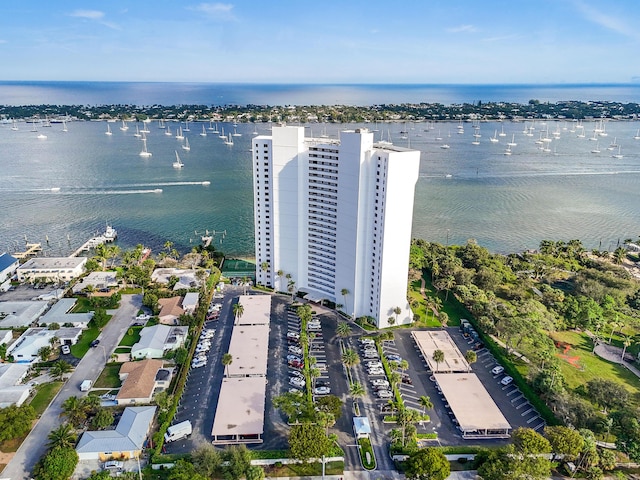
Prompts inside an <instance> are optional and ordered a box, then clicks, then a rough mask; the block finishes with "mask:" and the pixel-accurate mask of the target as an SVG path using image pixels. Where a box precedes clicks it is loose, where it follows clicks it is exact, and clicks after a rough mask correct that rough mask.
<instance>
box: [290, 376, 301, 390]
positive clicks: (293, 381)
mask: <svg viewBox="0 0 640 480" xmlns="http://www.w3.org/2000/svg"><path fill="white" fill-rule="evenodd" d="M289 384H291V385H293V386H294V387H300V388H302V387H304V385H305V381H304V379H303V378H298V377H291V378H289Z"/></svg>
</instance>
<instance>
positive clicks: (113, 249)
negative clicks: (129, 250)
mask: <svg viewBox="0 0 640 480" xmlns="http://www.w3.org/2000/svg"><path fill="white" fill-rule="evenodd" d="M118 255H120V247H119V246H117V245H111V246H109V247H107V257H108V258H110V259H111V268H113V265H114V264H115V261H116V258H118Z"/></svg>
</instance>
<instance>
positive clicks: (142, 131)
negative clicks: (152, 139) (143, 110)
mask: <svg viewBox="0 0 640 480" xmlns="http://www.w3.org/2000/svg"><path fill="white" fill-rule="evenodd" d="M136 128H138V125H136ZM140 132H141V133H151V132H150V131H149V127H147V123H146V120H144V121H143V122H142V130H140Z"/></svg>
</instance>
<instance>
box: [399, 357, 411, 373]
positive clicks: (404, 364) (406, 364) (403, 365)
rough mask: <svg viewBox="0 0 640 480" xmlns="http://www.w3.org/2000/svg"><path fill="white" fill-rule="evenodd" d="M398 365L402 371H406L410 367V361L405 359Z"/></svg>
mask: <svg viewBox="0 0 640 480" xmlns="http://www.w3.org/2000/svg"><path fill="white" fill-rule="evenodd" d="M398 366H399V367H400V370H402V373H404V372H405V371H406V370H407V369H408V368H409V362H407V361H406V360H404V359H403V360H402V361H401V362H400V364H399V365H398Z"/></svg>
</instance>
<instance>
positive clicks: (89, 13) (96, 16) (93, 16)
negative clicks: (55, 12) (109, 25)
mask: <svg viewBox="0 0 640 480" xmlns="http://www.w3.org/2000/svg"><path fill="white" fill-rule="evenodd" d="M69 16H70V17H78V18H88V19H89V20H100V19H101V18H103V17H104V12H101V11H100V10H75V11H73V12H71V13H70V14H69Z"/></svg>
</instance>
